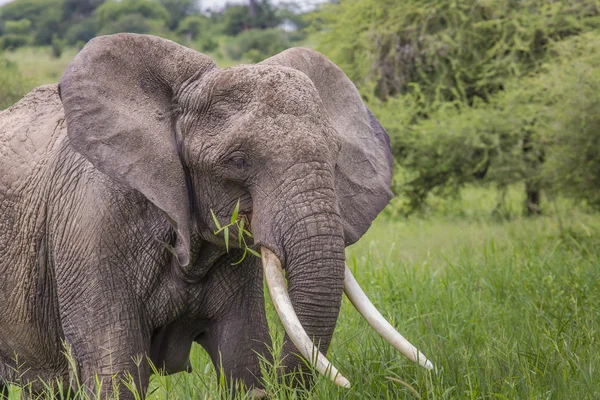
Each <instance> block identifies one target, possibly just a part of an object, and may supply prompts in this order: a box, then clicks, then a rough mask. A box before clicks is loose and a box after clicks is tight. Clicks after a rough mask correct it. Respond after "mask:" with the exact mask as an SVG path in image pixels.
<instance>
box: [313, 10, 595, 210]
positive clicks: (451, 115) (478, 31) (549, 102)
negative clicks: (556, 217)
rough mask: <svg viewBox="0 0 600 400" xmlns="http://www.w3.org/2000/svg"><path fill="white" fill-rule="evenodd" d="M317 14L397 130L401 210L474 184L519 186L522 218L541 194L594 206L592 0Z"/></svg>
mask: <svg viewBox="0 0 600 400" xmlns="http://www.w3.org/2000/svg"><path fill="white" fill-rule="evenodd" d="M319 18H320V20H321V21H322V22H321V23H322V26H321V28H322V30H321V31H320V33H319V34H318V35H317V37H318V38H319V43H320V44H319V48H320V49H321V50H322V51H324V52H325V53H326V54H327V55H328V56H329V57H331V58H332V59H333V61H334V62H336V63H337V64H338V65H340V66H341V68H342V69H344V71H345V72H346V73H347V74H348V75H349V76H350V78H351V79H352V80H353V81H354V82H355V83H356V84H357V85H358V86H359V87H360V89H361V90H362V92H363V94H364V97H365V99H366V100H367V102H368V104H369V106H370V107H371V108H372V109H373V112H374V113H375V115H377V116H378V117H379V118H380V120H381V121H382V124H383V126H385V127H386V128H387V129H388V131H389V132H390V134H391V136H392V142H393V150H394V156H395V158H396V161H397V163H398V166H399V167H400V168H399V169H400V172H401V177H400V178H399V179H398V184H397V185H396V192H397V193H398V194H400V195H402V196H403V197H405V198H406V201H405V203H404V210H405V212H406V213H411V212H414V211H416V210H419V209H422V208H423V207H424V206H426V202H427V201H428V199H429V197H430V195H432V194H433V195H437V196H440V195H441V196H446V197H448V196H451V195H453V194H454V193H456V191H457V190H458V188H460V187H462V186H464V185H466V184H475V183H476V184H481V185H489V184H490V183H494V184H496V185H500V186H504V187H506V186H507V185H509V184H511V183H515V182H521V183H525V188H526V194H527V196H526V200H525V202H524V203H525V207H524V209H525V211H526V213H527V214H529V215H534V214H539V213H541V212H542V210H543V209H544V208H543V207H542V202H541V198H542V195H545V196H546V197H547V198H548V197H550V198H551V197H554V196H556V195H558V194H562V195H569V196H572V197H573V198H577V199H580V200H581V201H582V202H583V203H584V204H587V205H589V206H592V207H596V208H597V207H598V195H597V192H598V191H597V188H598V185H597V183H598V181H599V179H600V174H599V173H598V168H599V166H600V152H598V149H599V147H598V141H597V139H596V138H597V136H598V135H597V132H598V124H597V119H598V117H597V112H596V111H595V110H596V109H597V108H596V105H597V102H598V99H599V95H598V92H597V91H596V90H594V87H597V85H598V73H597V68H598V62H599V61H600V57H599V56H598V51H597V48H598V45H599V44H600V35H599V34H598V28H599V27H600V4H599V3H598V2H597V1H596V0H583V1H580V0H568V1H558V2H547V1H545V0H527V1H504V0H492V1H485V2H482V1H479V0H459V1H454V0H436V1H432V0H429V1H424V0H408V1H402V2H397V1H393V0H347V1H341V2H339V4H332V5H330V6H329V7H326V8H324V9H323V10H322V12H321V13H319ZM582 93H586V96H582ZM584 149H587V151H586V152H585V157H582V158H579V157H574V155H575V154H580V153H579V152H580V151H583V150H584ZM564 168H567V169H564ZM567 171H569V173H567ZM570 171H574V172H573V173H570ZM557 172H563V173H564V175H565V176H563V175H559V174H557Z"/></svg>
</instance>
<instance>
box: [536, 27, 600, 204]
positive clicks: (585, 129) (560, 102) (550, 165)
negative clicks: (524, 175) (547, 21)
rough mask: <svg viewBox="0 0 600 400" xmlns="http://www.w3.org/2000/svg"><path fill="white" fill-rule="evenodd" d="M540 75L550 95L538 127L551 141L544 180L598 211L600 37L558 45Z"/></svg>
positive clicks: (595, 34) (542, 86)
mask: <svg viewBox="0 0 600 400" xmlns="http://www.w3.org/2000/svg"><path fill="white" fill-rule="evenodd" d="M554 49H555V52H556V54H557V56H558V57H557V62H556V63H552V64H550V65H548V66H547V71H546V73H545V74H544V75H542V76H540V77H539V78H538V82H537V83H538V86H540V87H541V88H543V90H544V91H545V95H546V97H547V98H548V99H549V100H547V101H546V102H545V103H542V104H541V105H540V107H544V110H545V115H544V117H545V118H544V119H543V120H542V121H541V123H540V124H539V129H540V130H541V131H543V132H544V133H545V135H544V138H545V142H546V143H548V151H547V154H546V159H547V160H546V163H545V166H544V171H543V172H544V174H543V176H544V179H545V180H546V181H547V182H548V186H549V187H551V188H552V189H553V190H554V191H555V192H559V193H564V194H567V195H569V196H571V197H573V198H575V199H578V200H582V201H584V202H585V203H587V204H588V205H589V206H591V207H592V208H594V209H596V210H600V35H599V34H598V33H596V32H593V33H589V34H585V35H581V36H580V37H575V38H573V39H572V40H569V41H565V42H564V43H558V44H557V45H556V46H555V47H554Z"/></svg>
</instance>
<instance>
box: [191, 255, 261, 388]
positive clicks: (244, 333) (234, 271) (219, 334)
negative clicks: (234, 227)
mask: <svg viewBox="0 0 600 400" xmlns="http://www.w3.org/2000/svg"><path fill="white" fill-rule="evenodd" d="M234 255H235V256H237V258H232V259H231V260H227V263H226V264H225V265H223V266H222V267H220V268H219V272H218V273H217V274H216V276H214V277H213V279H215V280H217V281H218V283H217V282H215V284H214V285H211V286H210V287H211V288H213V290H215V294H214V297H211V298H213V300H215V301H216V302H218V303H220V304H224V303H223V300H222V299H220V298H219V297H222V296H227V298H230V299H232V300H231V302H230V304H229V305H228V307H227V309H225V310H224V311H223V312H222V313H220V315H219V316H218V317H216V318H214V319H213V320H212V321H211V323H210V326H209V328H208V329H207V331H206V332H205V334H204V335H203V336H202V339H201V340H199V342H200V344H201V345H202V346H203V347H204V348H205V349H206V350H207V351H208V353H209V354H210V356H211V359H212V361H213V364H214V366H215V369H216V370H217V374H219V375H221V374H224V375H225V376H226V380H227V381H228V382H229V383H234V384H235V381H243V382H244V383H245V384H246V386H247V387H255V388H261V387H262V386H263V383H262V381H261V373H260V357H261V356H262V357H264V358H265V359H267V360H269V361H270V359H271V357H270V356H271V354H270V352H269V346H270V344H271V338H270V335H269V330H268V325H267V321H266V316H265V304H264V296H263V281H262V270H261V267H260V259H258V258H255V257H251V256H248V258H247V259H246V260H244V262H243V263H242V264H241V265H235V266H231V265H230V263H231V262H232V260H233V261H237V260H238V259H239V257H240V256H241V254H235V253H234ZM232 389H234V391H235V386H234V387H233V388H232Z"/></svg>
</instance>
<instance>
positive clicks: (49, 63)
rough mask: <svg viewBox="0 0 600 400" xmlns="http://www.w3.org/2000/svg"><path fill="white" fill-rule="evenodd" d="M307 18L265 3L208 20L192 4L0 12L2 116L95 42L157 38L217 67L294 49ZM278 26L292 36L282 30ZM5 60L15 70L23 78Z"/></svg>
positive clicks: (47, 4)
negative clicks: (121, 35)
mask: <svg viewBox="0 0 600 400" xmlns="http://www.w3.org/2000/svg"><path fill="white" fill-rule="evenodd" d="M306 15H308V14H306V13H305V12H303V11H301V10H300V9H299V8H298V7H297V6H295V5H294V4H293V3H285V4H282V5H278V6H277V7H276V6H274V5H273V4H272V3H271V2H270V1H269V0H256V1H254V2H253V6H252V7H250V5H239V4H231V5H227V6H225V7H223V8H222V9H219V10H214V11H210V12H206V13H201V12H200V10H199V9H198V2H197V1H195V0H122V1H118V0H14V1H13V2H11V3H8V4H6V5H4V6H2V7H0V82H4V81H7V82H8V81H10V82H11V83H10V87H8V86H5V87H3V88H2V89H0V95H2V102H1V103H0V110H1V109H4V108H6V107H8V106H10V105H11V104H13V103H14V102H16V101H17V100H18V99H19V98H21V97H22V96H23V95H25V94H26V93H27V92H28V91H29V90H31V89H32V88H34V87H36V86H39V85H41V84H46V83H53V82H57V81H58V79H59V78H60V76H61V74H62V72H63V71H64V68H65V67H66V66H67V64H68V63H69V62H70V60H71V59H72V58H73V57H74V55H75V54H76V52H77V50H78V49H80V48H81V47H83V45H84V44H85V43H86V42H87V41H89V40H90V39H92V38H94V37H95V36H97V35H106V34H112V33H118V32H133V33H142V34H153V35H158V36H162V37H164V38H167V39H171V40H174V41H177V42H179V43H181V44H184V45H186V46H188V47H192V48H194V49H196V50H198V51H202V52H204V53H207V54H208V55H210V56H211V57H212V58H213V59H214V60H215V62H217V64H218V65H219V66H222V67H223V66H230V65H233V64H238V63H239V62H258V61H261V60H263V59H265V58H267V57H270V56H271V55H274V54H276V53H278V52H280V51H282V50H285V49H286V48H288V47H291V46H294V45H297V44H298V43H300V42H301V41H302V40H304V39H305V38H306V35H305V33H303V32H302V31H301V29H302V28H305V27H306V26H307V25H308V22H307V21H308V19H307V17H306ZM284 22H286V23H287V26H288V28H291V29H292V32H288V31H286V30H284V29H283V28H282V24H283V23H284ZM3 50H4V54H3V53H2V51H3ZM48 56H51V57H53V58H55V59H56V60H53V59H49V57H48ZM5 59H8V60H11V61H13V62H14V63H17V64H18V67H19V69H21V72H22V75H23V76H22V77H20V76H19V74H18V71H16V72H15V71H14V69H15V68H14V67H13V64H12V63H8V62H6V61H5ZM15 76H16V77H17V78H14V79H13V77H15ZM23 79H24V80H23Z"/></svg>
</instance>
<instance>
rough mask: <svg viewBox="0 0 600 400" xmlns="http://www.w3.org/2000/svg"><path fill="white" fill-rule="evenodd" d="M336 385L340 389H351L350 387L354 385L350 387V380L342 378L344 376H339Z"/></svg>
mask: <svg viewBox="0 0 600 400" xmlns="http://www.w3.org/2000/svg"><path fill="white" fill-rule="evenodd" d="M335 384H336V385H338V386H339V387H343V388H346V389H350V387H351V386H352V385H350V382H349V381H348V379H346V378H344V376H342V374H338V375H337V376H336V378H335Z"/></svg>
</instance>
